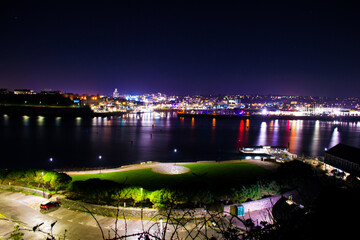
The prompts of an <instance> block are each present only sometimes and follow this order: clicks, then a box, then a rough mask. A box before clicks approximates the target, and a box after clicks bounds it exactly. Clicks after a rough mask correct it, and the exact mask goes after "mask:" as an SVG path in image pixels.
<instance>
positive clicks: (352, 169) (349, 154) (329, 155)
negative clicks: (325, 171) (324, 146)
mask: <svg viewBox="0 0 360 240" xmlns="http://www.w3.org/2000/svg"><path fill="white" fill-rule="evenodd" d="M359 156H360V148H356V147H352V146H348V145H345V144H342V143H339V144H337V145H336V146H334V147H332V148H330V149H328V150H327V151H325V159H324V162H325V164H329V165H330V166H332V167H334V168H336V169H339V170H341V171H344V172H347V173H350V174H353V175H355V176H360V160H359Z"/></svg>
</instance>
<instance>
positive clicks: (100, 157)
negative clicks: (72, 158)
mask: <svg viewBox="0 0 360 240" xmlns="http://www.w3.org/2000/svg"><path fill="white" fill-rule="evenodd" d="M98 158H99V160H101V159H102V156H101V155H99V157H98ZM100 173H101V164H100Z"/></svg>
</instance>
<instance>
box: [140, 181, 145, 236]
mask: <svg viewBox="0 0 360 240" xmlns="http://www.w3.org/2000/svg"><path fill="white" fill-rule="evenodd" d="M142 195H143V188H140V205H141V212H140V219H141V225H142V229H143V230H144V223H143V204H142Z"/></svg>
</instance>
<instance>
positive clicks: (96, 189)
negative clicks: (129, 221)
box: [1, 161, 360, 240]
mask: <svg viewBox="0 0 360 240" xmlns="http://www.w3.org/2000/svg"><path fill="white" fill-rule="evenodd" d="M41 172H42V171H40V173H39V171H32V173H31V174H30V173H26V171H2V172H1V180H2V181H3V183H6V182H7V181H9V180H10V179H11V180H12V181H15V180H16V181H17V182H19V183H24V184H25V183H26V184H30V185H36V186H37V187H39V186H41V184H42V173H41ZM16 176H17V177H19V178H17V177H16ZM20 176H21V177H20ZM25 176H27V177H25ZM31 176H32V177H33V178H31ZM45 176H47V177H48V178H47V180H45ZM50 176H53V177H50ZM25 179H26V180H25ZM50 179H53V182H52V181H51V180H50ZM56 179H57V180H56ZM44 182H46V184H45V185H46V187H47V188H49V189H52V190H53V191H64V193H66V194H67V195H68V197H71V198H77V199H82V200H84V201H88V202H96V203H106V204H111V203H112V204H116V205H117V206H120V205H122V203H123V202H125V201H126V202H127V203H128V204H129V205H135V206H137V205H138V203H139V202H141V199H142V200H143V203H144V204H147V205H148V206H150V205H154V207H160V208H163V209H165V212H171V211H172V209H174V208H176V207H182V206H188V207H190V206H193V207H197V206H199V205H202V206H204V205H206V209H207V210H208V211H209V214H208V216H207V217H204V218H203V219H198V220H197V225H196V229H198V228H199V227H200V225H201V226H209V227H210V228H211V229H212V231H213V233H214V232H216V233H217V234H215V235H214V234H211V235H206V234H205V233H206V230H205V233H198V232H197V233H196V234H197V235H196V234H195V235H194V229H195V227H194V226H192V227H191V229H187V231H186V232H187V233H188V234H189V236H190V237H188V239H212V240H213V239H261V240H264V239H265V240H266V239H351V238H352V237H353V234H356V233H357V221H356V218H357V216H358V215H359V214H360V208H359V207H358V203H359V202H360V184H359V181H358V180H357V178H354V177H352V176H349V177H348V178H347V179H346V180H344V179H341V178H339V177H338V176H337V175H336V174H330V173H329V174H325V173H324V172H322V171H321V170H319V169H315V168H313V167H311V166H310V165H306V164H304V163H302V162H300V161H294V162H289V163H286V164H283V165H282V166H281V167H279V169H278V171H277V173H276V174H275V175H274V176H272V178H267V179H263V180H258V181H257V182H255V183H253V184H249V185H241V186H238V188H231V189H228V190H226V191H225V189H223V190H221V191H218V192H214V191H212V189H211V188H207V187H206V186H203V188H202V189H198V190H197V191H196V189H193V188H191V187H189V188H188V189H171V188H163V189H158V190H152V191H148V190H146V189H142V188H140V187H135V186H125V185H122V184H119V183H115V182H111V181H108V180H99V179H89V180H87V181H77V182H72V183H70V180H69V178H68V177H66V175H65V176H64V175H62V174H59V175H58V173H54V172H47V173H45V172H44ZM56 184H59V186H61V187H56V186H55V185H56ZM294 188H296V189H298V190H299V195H300V196H301V197H302V199H303V203H302V204H303V205H304V208H302V209H300V210H299V209H296V208H294V207H284V206H282V205H281V202H280V201H279V202H278V203H276V204H275V205H274V207H273V212H271V213H270V214H271V215H272V216H273V222H272V223H266V222H262V223H259V224H255V223H254V222H253V221H251V219H238V218H236V217H231V218H225V217H224V216H223V215H222V214H221V213H218V212H217V211H213V210H218V211H219V209H218V208H215V207H214V208H212V209H211V206H215V204H216V203H224V201H228V203H230V202H238V203H239V202H243V201H247V200H249V199H258V198H262V197H264V196H268V195H273V194H279V193H281V192H282V191H286V190H289V189H294ZM65 190H66V191H65ZM225 193H226V194H225ZM189 209H191V208H189ZM189 211H190V210H189ZM220 211H221V210H220ZM183 217H184V216H183ZM164 219H166V221H167V223H169V225H172V226H174V225H175V226H179V229H180V228H185V227H186V226H187V225H186V223H187V222H188V221H190V220H189V219H188V218H182V217H181V216H179V218H177V219H173V218H166V216H165V217H164ZM234 220H241V221H242V222H243V224H244V225H245V226H246V230H245V231H244V230H243V229H240V228H239V227H238V225H237V224H236V223H235V222H236V221H234ZM170 223H171V224H170ZM209 224H210V225H211V226H212V227H211V226H210V225H209ZM205 229H206V228H205ZM165 233H166V231H165ZM199 234H200V235H201V238H199ZM136 236H137V237H139V239H165V237H166V239H179V238H180V237H179V236H177V235H172V236H168V235H167V236H165V235H153V234H151V233H150V230H144V231H143V232H141V233H138V234H137V235H136ZM125 237H126V236H120V235H118V236H116V237H115V238H107V237H106V236H105V235H104V236H103V239H124V238H125ZM50 239H51V238H50ZM53 239H54V238H53Z"/></svg>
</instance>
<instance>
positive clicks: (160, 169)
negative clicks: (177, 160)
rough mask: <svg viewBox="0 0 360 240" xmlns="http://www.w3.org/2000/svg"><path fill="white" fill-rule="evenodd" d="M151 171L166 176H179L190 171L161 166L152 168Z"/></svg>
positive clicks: (177, 167) (184, 168)
mask: <svg viewBox="0 0 360 240" xmlns="http://www.w3.org/2000/svg"><path fill="white" fill-rule="evenodd" d="M151 171H153V172H155V173H160V174H167V175H179V174H184V173H187V172H189V171H190V169H189V168H187V167H183V166H177V165H163V166H158V167H154V168H152V169H151Z"/></svg>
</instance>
